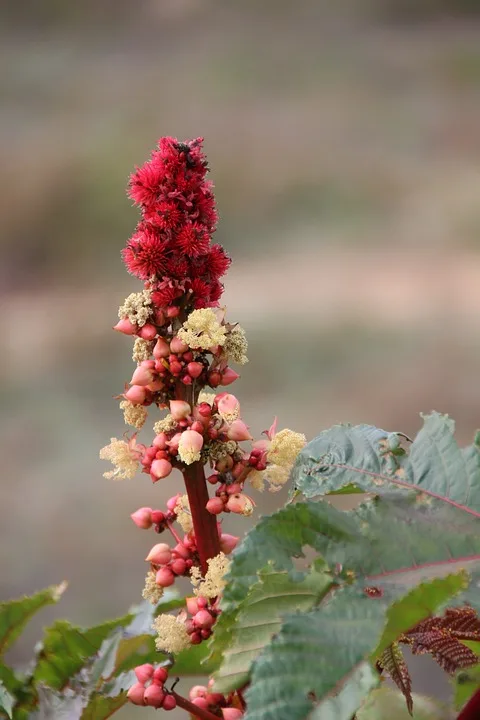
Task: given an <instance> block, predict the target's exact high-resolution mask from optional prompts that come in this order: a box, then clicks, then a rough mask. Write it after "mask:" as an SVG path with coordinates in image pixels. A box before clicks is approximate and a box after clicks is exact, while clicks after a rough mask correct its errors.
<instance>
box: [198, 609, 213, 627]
mask: <svg viewBox="0 0 480 720" xmlns="http://www.w3.org/2000/svg"><path fill="white" fill-rule="evenodd" d="M193 622H194V623H195V625H196V626H197V628H201V629H205V630H209V629H210V628H211V627H212V625H213V624H214V622H215V618H214V617H213V616H212V615H210V613H209V612H208V610H199V611H198V612H197V614H196V615H195V616H194V618H193Z"/></svg>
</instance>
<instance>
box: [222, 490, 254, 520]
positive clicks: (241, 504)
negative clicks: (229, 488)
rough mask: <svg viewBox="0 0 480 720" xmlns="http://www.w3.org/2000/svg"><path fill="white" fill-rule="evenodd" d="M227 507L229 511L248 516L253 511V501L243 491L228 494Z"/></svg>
mask: <svg viewBox="0 0 480 720" xmlns="http://www.w3.org/2000/svg"><path fill="white" fill-rule="evenodd" d="M227 508H228V510H230V512H233V513H237V514H238V515H244V516H245V517H248V516H249V515H251V514H252V512H253V501H252V500H251V499H250V498H249V497H248V496H247V495H243V493H238V494H237V495H230V497H229V498H228V501H227Z"/></svg>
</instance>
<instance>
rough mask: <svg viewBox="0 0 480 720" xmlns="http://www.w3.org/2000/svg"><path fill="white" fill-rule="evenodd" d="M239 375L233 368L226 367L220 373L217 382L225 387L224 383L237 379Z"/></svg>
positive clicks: (230, 382)
mask: <svg viewBox="0 0 480 720" xmlns="http://www.w3.org/2000/svg"><path fill="white" fill-rule="evenodd" d="M239 377H240V375H239V374H238V373H236V372H235V370H232V368H229V367H227V368H226V369H225V370H224V371H223V373H222V377H221V379H220V383H219V384H220V385H223V386H224V387H225V385H231V384H232V383H233V382H235V380H238V378H239Z"/></svg>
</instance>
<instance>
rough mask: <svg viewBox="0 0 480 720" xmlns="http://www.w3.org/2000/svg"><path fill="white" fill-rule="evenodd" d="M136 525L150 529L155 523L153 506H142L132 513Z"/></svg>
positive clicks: (143, 528) (142, 528)
mask: <svg viewBox="0 0 480 720" xmlns="http://www.w3.org/2000/svg"><path fill="white" fill-rule="evenodd" d="M130 517H131V518H132V520H133V522H134V523H135V525H136V526H137V527H138V528H140V529H141V530H149V529H150V528H151V527H152V525H153V518H152V508H149V507H141V508H138V510H135V512H134V513H132V514H131V515H130Z"/></svg>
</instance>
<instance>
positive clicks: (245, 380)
mask: <svg viewBox="0 0 480 720" xmlns="http://www.w3.org/2000/svg"><path fill="white" fill-rule="evenodd" d="M0 13H1V18H0V57H1V67H2V74H1V77H0V86H1V98H2V101H1V123H0V138H1V148H0V153H1V162H0V177H1V187H2V192H1V193H0V212H1V231H0V232H1V235H2V239H1V249H2V256H1V258H2V259H1V265H0V286H1V288H0V299H1V307H2V311H1V313H0V331H1V338H2V345H3V349H2V353H1V361H0V363H1V365H2V372H1V373H0V392H1V398H2V401H1V409H0V413H1V426H2V432H1V435H0V452H1V457H2V476H1V505H0V507H1V520H0V535H1V543H0V567H1V573H0V599H6V598H9V597H13V596H16V595H19V594H22V593H28V592H31V591H34V590H36V589H39V588H41V587H44V586H46V585H48V584H50V583H55V582H58V581H60V580H62V579H68V581H69V583H70V586H69V590H68V592H67V593H66V595H65V596H64V599H63V600H62V602H61V603H60V605H59V606H57V607H56V608H54V609H52V610H51V611H49V612H45V613H44V614H43V616H42V617H41V619H40V620H39V621H38V623H37V624H33V625H32V629H31V631H30V633H29V634H28V635H27V637H26V638H25V639H24V640H23V641H22V642H21V643H19V645H18V646H17V649H16V650H15V652H14V653H13V657H14V659H15V660H17V661H19V662H22V661H25V660H26V659H27V657H28V656H29V653H30V650H31V645H32V643H33V642H34V641H35V640H36V639H38V637H39V636H40V630H41V625H42V624H43V623H44V622H46V621H48V620H50V619H52V618H53V617H59V616H65V617H68V618H69V619H71V620H72V621H74V622H77V623H80V624H86V623H92V622H97V621H101V620H102V619H104V618H106V617H107V616H112V615H115V614H118V613H123V612H124V611H125V609H126V608H127V607H128V606H129V605H130V604H131V603H133V602H136V601H138V599H139V596H140V592H141V589H142V587H143V579H144V574H145V567H144V563H143V557H144V556H145V554H146V551H147V550H148V549H149V547H150V545H151V544H152V540H153V538H152V536H151V535H149V534H147V533H141V532H138V530H136V529H135V527H134V526H133V523H131V521H130V519H129V517H128V516H129V513H130V512H132V510H134V509H136V508H137V507H139V506H141V505H153V506H161V504H162V502H163V501H164V499H165V498H166V497H167V496H169V495H170V494H173V493H174V492H176V491H177V488H178V483H179V478H176V479H172V478H170V479H169V480H168V481H165V482H164V483H163V484H160V483H159V484H158V485H156V486H155V487H152V485H151V483H150V480H149V479H148V477H147V476H139V477H138V479H136V480H134V481H130V482H126V481H124V482H123V483H112V482H109V481H107V480H104V479H103V478H102V473H103V472H104V470H106V469H107V467H106V466H105V467H104V464H103V463H101V462H100V461H99V460H98V449H99V448H100V447H102V446H103V445H105V444H106V443H107V442H108V441H109V439H110V437H112V436H117V437H119V436H120V435H121V434H122V433H123V431H124V426H123V420H122V416H121V414H120V413H119V412H118V409H117V402H116V401H114V400H113V399H112V396H113V395H115V394H117V393H118V392H121V390H122V387H123V383H124V381H125V380H127V379H128V378H129V376H130V374H131V371H132V364H131V360H130V342H129V340H128V339H127V338H125V337H123V336H120V335H118V334H116V333H113V332H111V330H110V328H111V326H112V325H113V324H114V322H115V318H116V313H117V307H118V305H119V304H120V303H121V302H122V300H123V298H124V297H125V296H126V295H127V294H128V293H129V292H132V291H133V290H135V289H137V288H138V285H137V284H136V282H135V281H133V280H132V278H130V277H129V276H128V275H127V274H126V272H125V271H124V268H123V266H122V263H121V261H120V249H121V248H122V247H123V245H124V244H125V242H126V240H127V239H128V237H129V235H130V233H131V232H132V230H133V228H134V225H135V223H136V218H137V213H136V211H135V209H133V208H132V207H131V203H130V202H129V201H128V200H127V198H126V196H125V186H126V181H127V176H128V173H129V172H130V171H131V169H132V168H133V166H134V165H135V163H138V164H140V163H142V162H143V161H144V160H145V159H146V157H147V155H148V153H149V152H150V150H151V149H152V147H153V146H154V144H155V142H156V140H157V138H158V137H160V136H161V135H167V134H171V135H176V136H178V137H179V138H189V137H195V136H198V135H203V136H204V137H205V144H206V150H207V153H208V156H209V160H210V165H211V168H212V175H211V177H212V179H213V180H214V182H215V184H216V189H217V198H218V205H219V210H220V214H221V222H220V226H219V230H218V233H217V241H219V242H221V243H223V244H224V245H225V247H226V248H227V250H228V251H229V252H230V253H231V254H232V256H233V257H234V264H233V266H232V268H231V270H230V272H229V274H228V276H227V279H226V286H227V289H226V293H225V300H226V302H227V304H228V309H229V316H230V318H231V319H232V320H238V321H240V322H241V323H242V325H243V326H244V327H245V328H246V330H247V333H248V336H249V341H250V353H249V355H250V363H249V364H248V365H247V366H245V368H244V369H243V372H242V379H241V380H240V381H239V382H238V384H237V386H236V393H237V394H238V395H239V396H240V398H241V400H242V405H243V413H244V416H245V418H246V419H247V421H249V422H250V424H251V426H252V429H253V430H254V431H255V432H256V433H258V432H260V431H261V430H263V429H264V428H265V427H268V425H269V424H270V422H271V419H272V416H273V415H274V414H276V415H278V417H279V423H280V426H281V427H282V426H288V427H292V428H294V429H296V430H298V431H303V432H304V433H305V434H306V435H307V436H308V437H313V436H314V435H315V434H316V433H317V432H318V431H319V430H321V429H323V428H325V427H327V426H328V425H330V424H332V423H335V422H339V421H347V420H348V421H351V422H353V423H355V422H368V423H372V424H375V425H378V426H382V427H385V428H386V429H389V430H397V429H402V430H403V431H406V432H408V433H415V431H416V430H417V428H418V427H419V426H420V418H419V412H420V411H430V410H432V409H436V410H439V411H443V412H447V413H449V414H451V415H452V416H453V417H454V418H455V419H456V420H457V430H458V437H459V439H460V440H461V441H467V440H468V439H469V438H470V437H471V436H472V434H473V432H474V431H475V429H476V428H477V426H479V425H480V413H479V401H480V384H479V382H478V368H479V359H480V332H479V328H478V317H479V314H480V258H479V251H480V203H479V192H480V162H479V161H480V132H479V127H480V4H479V2H478V0H470V2H468V1H467V0H463V1H462V0H443V1H442V0H336V2H334V3H331V2H326V1H325V2H323V1H322V0H296V2H288V1H287V0H262V1H260V0H243V2H236V3H235V2H220V1H219V0H218V1H217V0H138V1H137V2H127V0H123V1H122V0H102V1H101V2H98V1H97V0H83V1H82V2H81V3H67V2H62V1H61V0H43V1H41V0H23V1H22V2H21V3H14V2H4V3H2V7H1V10H0ZM277 500H278V496H275V497H274V498H273V499H272V498H271V497H270V498H263V497H262V498H260V500H259V505H258V510H259V513H262V512H266V511H268V510H270V509H272V508H273V505H274V503H276V502H277ZM233 524H234V525H236V530H237V531H239V532H241V531H242V529H243V528H244V527H245V525H244V524H243V523H241V522H238V521H236V523H235V521H233ZM230 527H232V525H231V526H230ZM423 684H424V688H425V689H427V690H433V691H436V690H438V692H441V693H444V692H446V690H445V688H446V687H447V686H446V685H445V684H444V680H443V677H442V676H439V675H438V674H434V675H431V674H429V673H427V675H426V676H425V677H423ZM440 686H441V687H440ZM122 712H123V714H122V718H123V720H128V718H130V717H131V718H133V717H135V718H137V717H140V716H142V713H143V717H147V716H150V711H148V710H140V711H139V712H137V711H135V709H130V708H129V709H128V710H124V711H122Z"/></svg>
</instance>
